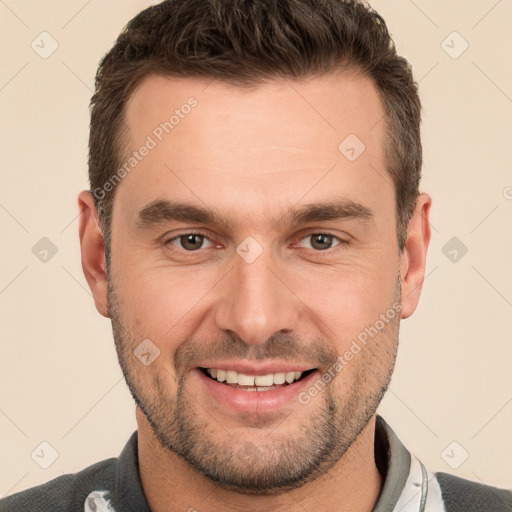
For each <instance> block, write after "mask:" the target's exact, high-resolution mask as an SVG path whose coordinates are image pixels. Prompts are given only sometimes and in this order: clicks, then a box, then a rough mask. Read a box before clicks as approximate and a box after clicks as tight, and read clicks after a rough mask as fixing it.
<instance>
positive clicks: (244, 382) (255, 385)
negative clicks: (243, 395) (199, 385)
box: [200, 368, 314, 391]
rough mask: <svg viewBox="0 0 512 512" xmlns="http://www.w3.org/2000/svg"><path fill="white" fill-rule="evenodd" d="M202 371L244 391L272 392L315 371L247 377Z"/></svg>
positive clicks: (218, 380)
mask: <svg viewBox="0 0 512 512" xmlns="http://www.w3.org/2000/svg"><path fill="white" fill-rule="evenodd" d="M200 370H201V371H202V372H203V373H204V374H205V375H207V376H208V377H210V378H211V379H212V380H215V381H216V382H219V383H222V384H225V385H227V386H229V387H232V388H236V389H241V390H244V391H270V390H272V389H277V388H280V387H285V386H289V385H290V384H293V383H294V382H297V381H299V380H301V379H302V378H304V377H306V376H307V375H309V374H310V373H311V372H313V371H314V369H311V370H306V371H304V372H277V373H269V374H266V375H246V374H244V373H240V372H236V371H234V370H224V369H219V368H200Z"/></svg>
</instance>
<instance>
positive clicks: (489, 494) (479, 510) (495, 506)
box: [436, 473, 512, 512]
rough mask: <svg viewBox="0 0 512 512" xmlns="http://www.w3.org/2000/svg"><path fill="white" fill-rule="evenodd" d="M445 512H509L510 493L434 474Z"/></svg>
mask: <svg viewBox="0 0 512 512" xmlns="http://www.w3.org/2000/svg"><path fill="white" fill-rule="evenodd" d="M436 478H437V481H438V482H439V486H440V487H441V493H442V497H443V502H444V505H445V508H446V512H471V511H475V512H486V511H489V512H491V511H492V512H511V511H512V491H511V490H507V489H500V488H498V487H493V486H491V485H485V484H481V483H478V482H472V481H471V480H466V479H464V478H459V477H457V476H454V475H450V474H448V473H436Z"/></svg>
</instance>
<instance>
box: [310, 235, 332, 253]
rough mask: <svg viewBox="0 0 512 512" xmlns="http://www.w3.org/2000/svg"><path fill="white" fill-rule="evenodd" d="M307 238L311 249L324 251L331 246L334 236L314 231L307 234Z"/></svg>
mask: <svg viewBox="0 0 512 512" xmlns="http://www.w3.org/2000/svg"><path fill="white" fill-rule="evenodd" d="M309 238H310V239H311V247H313V249H317V250H319V251H324V250H325V249H330V248H331V247H332V246H333V240H334V237H333V236H332V235H327V234H325V233H315V234H314V235H309Z"/></svg>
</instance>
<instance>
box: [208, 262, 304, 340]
mask: <svg viewBox="0 0 512 512" xmlns="http://www.w3.org/2000/svg"><path fill="white" fill-rule="evenodd" d="M234 265H235V268H233V271H232V272H230V273H229V280H228V282H227V283H226V286H225V287H223V294H222V297H221V300H220V303H219V304H218V306H217V310H216V323H217V327H218V328H219V329H223V330H226V331H233V332H235V333H236V334H237V335H238V336H239V337H240V338H242V339H243V340H244V341H245V342H246V343H247V344H248V345H254V344H262V343H265V341H266V340H268V339H269V338H270V336H272V335H273V334H275V333H277V332H279V331H283V332H288V331H291V330H293V329H294V328H295V325H296V323H297V320H298V318H299V311H298V307H299V304H298V301H297V299H296V297H295V296H294V294H293V293H291V291H290V290H288V288H287V287H286V286H285V284H284V283H283V282H282V281H281V280H280V279H279V278H278V277H277V275H279V274H278V271H277V269H276V268H273V267H274V265H273V263H272V257H271V255H270V253H267V254H266V255H265V254H262V255H260V256H259V257H258V258H257V259H256V260H255V261H252V262H251V263H249V262H247V261H246V260H244V259H243V257H238V256H237V257H236V258H235V262H234Z"/></svg>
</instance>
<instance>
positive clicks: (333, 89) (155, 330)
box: [79, 72, 431, 512]
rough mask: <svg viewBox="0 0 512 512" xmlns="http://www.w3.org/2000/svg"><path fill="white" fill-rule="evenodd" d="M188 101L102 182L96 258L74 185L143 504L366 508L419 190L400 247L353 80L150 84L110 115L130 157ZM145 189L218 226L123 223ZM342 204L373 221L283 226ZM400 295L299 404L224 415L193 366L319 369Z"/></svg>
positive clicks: (144, 197)
mask: <svg viewBox="0 0 512 512" xmlns="http://www.w3.org/2000/svg"><path fill="white" fill-rule="evenodd" d="M190 96H194V97H195V98H196V99H197V101H198V105H197V107H195V108H194V109H193V110H192V111H191V113H190V114H188V115H187V116H185V118H184V119H181V120H180V123H179V125H178V126H176V127H175V128H174V129H173V131H172V132H171V133H169V134H168V135H166V136H165V137H164V138H163V140H162V141H161V142H159V143H158V145H157V147H156V148H154V149H152V150H151V152H150V153H149V154H148V155H147V156H146V157H145V158H144V159H143V160H142V161H141V162H140V163H139V164H138V165H137V167H136V168H135V169H134V170H132V171H131V172H130V173H129V174H128V175H127V176H126V177H125V178H124V179H123V180H122V181H121V182H120V183H119V184H118V185H117V187H116V191H115V194H116V195H115V200H114V207H113V220H112V239H111V244H112V245H111V247H112V259H111V262H110V267H109V268H108V269H107V262H106V261H105V251H104V239H103V235H102V232H101V229H100V223H99V220H98V215H97V212H96V209H95V207H94V201H93V198H92V196H91V194H90V192H88V191H83V192H82V193H81V194H80V196H79V207H80V212H81V216H80V241H81V248H82V265H83V270H84V273H85V276H86V278H87V281H88V283H89V286H90V288H91V290H92V293H93V295H94V299H95V303H96V307H97V309H98V311H99V312H100V313H101V314H102V315H103V316H106V317H110V318H111V319H112V325H113V331H114V338H115V341H116V348H117V351H118V356H119V360H120V363H121V366H122V368H123V372H124V374H125V377H126V380H127V383H128V385H129V387H130V390H131V392H132V394H133V396H134V398H135V400H136V403H137V404H138V406H137V408H136V418H137V424H138V431H139V441H138V443H139V446H138V448H139V464H140V473H141V480H142V484H143V488H144V492H145V495H146V498H147V500H148V503H149V505H150V507H151V510H153V511H154V512H160V511H162V512H163V511H175V510H176V511H178V510H180V511H182V510H193V509H196V510H198V511H201V512H202V511H210V512H212V511H214V510H225V511H248V510H251V511H270V510H273V511H276V510H279V511H290V512H291V511H303V510H317V511H333V510H336V511H340V512H342V511H370V510H372V509H373V507H374V505H375V503H376V500H377V498H378V495H379V492H380V489H381V486H382V477H381V475H380V473H379V471H378V470H377V467H376V464H375V460H374V435H375V409H376V407H377V405H378V403H379V402H380V400H381V398H382V395H383V393H384V392H385V389H386V387H387V385H388V384H389V380H390V378H391V374H392V370H393V366H394V362H395V357H396V348H397V344H398V329H399V321H400V318H399V317H401V318H407V317H409V316H410V315H411V314H412V313H413V312H414V310H415V309H416V306H417V303H418V300H419V296H420V293H421V288H422V282H423V279H424V273H425V258H426V252H427V247H428V243H429V240H430V230H429V224H428V216H429V209H430V204H431V200H430V197H429V196H428V195H426V194H421V195H420V196H419V197H418V201H417V205H416V209H415V211H414V213H413V216H412V218H411V220H410V222H409V225H408V234H407V242H406V247H405V249H404V251H403V252H402V253H400V252H399V250H398V244H397V234H396V212H395V196H394V189H393V186H392V182H391V179H390V177H389V175H388V173H387V171H386V168H385V160H384V138H385V134H386V132H385V130H386V125H385V123H383V122H379V120H381V119H382V117H383V115H384V109H383V105H382V102H381V100H380V98H379V95H378V93H377V90H376V88H375V87H374V85H373V83H372V82H371V81H370V80H369V79H368V78H365V77H363V76H360V75H358V74H357V73H347V72H345V73H333V74H330V75H328V76H325V77H323V78H315V79H311V80H307V81H300V82H299V81H294V82H289V81H283V80H280V81H277V80H276V81H269V82H266V83H265V84H262V85H260V86H258V87H256V88H252V89H249V90H243V89H241V88H237V87H234V86H231V85H228V84H225V83H221V82H215V81H214V82H212V81H211V80H202V79H175V78H173V79H166V78H162V77H156V76H150V77H148V78H146V79H145V80H144V81H143V83H142V84H141V85H140V86H139V88H138V89H137V90H136V91H135V92H134V94H133V95H132V97H131V99H130V101H129V103H128V105H127V108H126V112H125V114H126V117H125V122H126V124H127V126H128V127H129V134H128V141H129V152H131V151H133V150H136V149H137V148H139V147H140V146H141V145H142V144H143V143H144V141H145V140H146V138H147V136H148V135H149V134H151V133H152V132H153V130H154V129H155V127H157V126H158V125H159V124H160V123H161V122H163V121H165V120H166V119H168V118H169V115H170V114H172V112H173V111H174V110H175V109H176V108H180V106H181V105H183V104H184V103H186V101H187V99H188V98H189V97H190ZM349 134H356V135H357V137H358V138H359V139H360V140H362V141H363V142H364V144H365V146H366V149H365V151H364V152H363V153H362V154H361V155H360V156H359V157H358V158H357V159H356V160H355V161H352V162H351V161H349V160H348V159H347V158H345V156H344V155H343V154H342V153H341V152H340V151H339V150H338V145H339V144H340V142H341V141H343V139H344V138H345V137H346V136H347V135H349ZM160 199H167V200H171V201H180V202H186V203H188V204H191V205H196V206H199V207H203V208H209V209H212V210H214V211H215V212H216V213H217V214H218V215H220V216H222V217H223V218H224V219H225V220H226V222H227V223H230V224H231V225H230V226H223V225H218V224H209V223H204V222H192V221H166V222H161V223H158V224H151V225H150V226H146V227H145V228H142V227H140V226H138V224H137V218H138V214H139V212H140V211H141V210H142V209H144V207H145V206H147V205H148V204H150V203H151V202H153V201H155V200H160ZM340 200H342V201H345V202H346V201H352V203H357V204H359V205H363V206H364V207H366V209H368V210H369V211H371V214H372V215H371V218H370V219H369V218H360V217H346V218H338V219H332V220H316V221H311V222H307V223H300V224H298V225H293V224H291V223H289V222H288V218H287V216H286V215H287V214H288V213H289V212H290V211H291V210H292V208H299V207H303V206H304V205H309V204H313V203H328V202H332V201H340ZM278 219H281V222H276V220H278ZM198 230H199V232H200V233H202V232H203V233H204V234H205V235H206V236H207V237H208V238H206V239H204V242H203V245H201V239H199V241H197V242H195V243H196V245H197V246H199V249H198V250H195V251H190V250H189V251H187V250H186V247H183V245H182V244H181V245H180V238H179V237H178V235H183V234H184V233H185V232H197V231H198ZM318 233H329V234H331V235H334V238H332V239H328V240H330V241H331V242H332V246H330V245H329V244H330V242H328V243H327V244H326V245H325V246H321V249H318V245H313V243H314V242H315V241H316V239H315V237H312V236H311V235H314V234H318ZM247 236H251V237H252V238H253V239H255V240H256V241H257V242H258V244H259V245H260V247H261V249H262V253H261V255H260V256H259V257H258V258H257V259H256V260H255V261H254V262H252V263H247V262H246V261H245V260H244V259H242V258H241V257H240V256H239V254H237V252H236V248H237V246H239V244H240V243H241V242H242V241H243V240H244V239H245V238H246V237H247ZM169 240H171V241H169ZM181 240H182V241H183V239H181ZM187 247H188V246H187ZM397 302H401V312H400V314H399V315H398V314H397V315H396V317H395V318H393V319H392V320H391V321H389V322H388V323H386V325H385V327H384V328H383V329H381V330H380V331H379V333H378V335H377V336H375V337H374V338H372V339H371V341H370V342H369V343H368V344H367V345H366V346H365V347H364V348H363V349H362V350H361V352H360V353H358V354H357V355H355V356H354V357H353V359H351V360H350V361H349V362H348V364H346V366H344V367H343V369H342V370H341V371H340V372H338V373H337V374H336V376H335V378H334V379H332V380H331V382H329V384H328V385H326V386H325V387H324V388H323V389H322V391H321V392H319V393H318V395H317V396H315V397H314V398H311V400H310V401H309V403H307V404H306V405H303V404H301V403H300V402H299V401H298V400H297V401H295V400H293V401H292V402H291V403H290V404H287V405H286V406H283V407H282V408H281V409H279V410H278V411H277V412H276V411H274V412H272V413H270V412H266V411H265V410H259V409H258V408H256V409H255V410H254V411H250V412H247V413H238V412H236V411H233V410H230V409H228V408H225V407H222V406H221V405H220V404H219V403H218V402H216V401H215V400H214V399H213V398H212V397H211V396H210V395H209V394H208V392H207V391H206V390H205V388H204V386H203V385H202V382H200V380H199V379H198V377H197V373H196V372H195V371H194V369H195V368H196V367H197V366H201V363H202V362H203V361H206V360H207V359H208V361H215V360H218V359H219V358H220V359H224V360H226V359H227V360H230V361H235V360H249V361H255V360H260V359H263V360H265V361H290V360H291V361H296V362H301V363H307V364H308V365H309V366H310V367H312V368H313V367H314V368H317V371H318V375H319V376H321V375H322V374H324V373H325V372H326V371H328V369H329V368H331V367H332V364H333V362H334V361H336V357H337V356H338V355H341V354H344V353H345V352H346V351H347V350H348V349H349V348H350V346H351V343H352V341H353V340H354V339H356V337H357V335H358V334H359V333H361V332H362V331H363V330H364V329H365V327H368V326H372V325H375V322H376V320H378V319H379V315H381V314H383V313H385V312H386V311H387V310H389V309H390V308H392V305H393V304H394V303H397ZM144 339H150V340H151V341H152V342H153V343H154V344H155V345H156V346H157V347H158V349H159V350H160V355H159V357H158V358H157V359H155V361H154V362H153V363H152V364H151V365H148V366H145V365H143V364H141V363H140V361H139V360H137V359H136V358H135V357H134V355H133V351H134V349H135V348H136V347H137V346H138V345H139V344H140V343H141V341H142V340H144ZM212 468H213V469H212Z"/></svg>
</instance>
